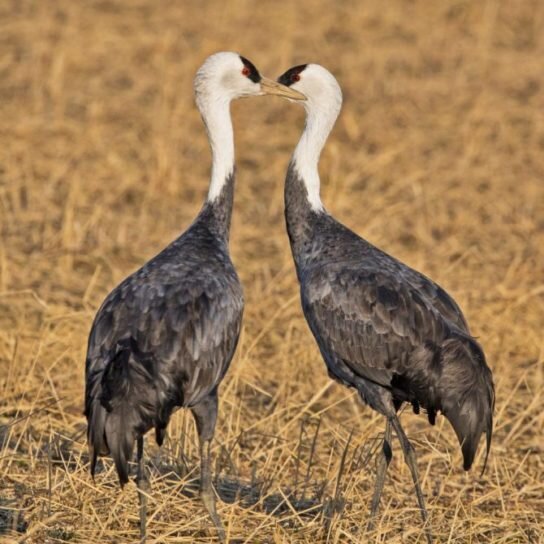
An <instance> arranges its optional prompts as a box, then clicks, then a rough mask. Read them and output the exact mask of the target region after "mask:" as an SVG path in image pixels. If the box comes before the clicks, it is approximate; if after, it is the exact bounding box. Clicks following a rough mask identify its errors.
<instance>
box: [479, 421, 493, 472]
mask: <svg viewBox="0 0 544 544" xmlns="http://www.w3.org/2000/svg"><path fill="white" fill-rule="evenodd" d="M492 438H493V415H491V417H490V421H489V424H488V426H487V429H486V430H485V458H484V466H483V467H482V472H481V473H480V478H482V477H483V475H484V472H485V469H486V467H487V460H488V458H489V452H490V451H491V439H492Z"/></svg>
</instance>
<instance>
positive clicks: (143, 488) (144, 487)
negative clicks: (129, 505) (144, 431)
mask: <svg viewBox="0 0 544 544" xmlns="http://www.w3.org/2000/svg"><path fill="white" fill-rule="evenodd" d="M137 445H138V452H137V456H138V473H137V474H136V485H137V486H138V500H139V502H140V543H141V544H145V540H146V534H145V524H146V518H147V496H146V493H147V492H149V480H148V479H147V476H146V474H145V463H144V438H143V436H140V437H139V438H138V440H137Z"/></svg>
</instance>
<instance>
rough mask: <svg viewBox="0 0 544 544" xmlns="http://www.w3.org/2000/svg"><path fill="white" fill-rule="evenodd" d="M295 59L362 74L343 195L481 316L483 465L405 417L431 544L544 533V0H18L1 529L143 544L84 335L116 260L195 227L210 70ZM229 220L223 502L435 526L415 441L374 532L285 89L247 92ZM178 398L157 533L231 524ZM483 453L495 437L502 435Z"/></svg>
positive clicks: (348, 209)
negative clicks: (317, 299) (315, 283)
mask: <svg viewBox="0 0 544 544" xmlns="http://www.w3.org/2000/svg"><path fill="white" fill-rule="evenodd" d="M225 49H227V50H229V49H232V50H238V51H240V52H242V53H243V54H244V55H246V56H247V57H249V58H250V59H251V60H253V61H254V62H255V63H256V64H257V66H259V68H261V70H262V72H263V73H264V74H266V75H268V76H270V77H275V76H277V75H279V74H280V73H281V72H283V71H284V70H285V69H286V68H288V67H289V66H291V65H293V64H298V63H301V62H308V61H318V62H320V63H322V64H324V65H325V66H327V67H328V68H329V69H331V70H332V71H333V72H334V73H335V74H336V76H337V77H338V79H339V81H340V83H341V85H342V87H343V90H344V98H345V103H344V110H343V113H342V115H341V117H340V119H339V121H338V123H337V126H336V128H335V130H334V132H333V133H332V135H331V138H330V141H329V143H328V145H327V147H326V149H325V151H324V154H323V158H322V164H321V173H322V182H323V187H322V196H323V200H324V202H325V204H326V206H327V208H328V210H330V211H331V212H332V213H334V214H335V215H336V216H337V217H338V218H339V219H340V220H342V221H343V222H345V223H346V224H347V225H349V226H350V227H352V228H353V229H354V230H356V231H357V232H359V233H360V234H361V235H363V236H365V237H366V238H367V239H369V240H370V241H371V242H373V243H375V244H377V245H378V246H380V247H382V248H383V249H385V250H386V251H388V252H390V253H392V254H394V255H395V256H397V257H399V258H401V259H402V260H404V261H405V262H407V263H408V264H410V265H412V266H414V267H415V268H417V269H419V270H421V271H423V272H424V273H426V274H427V275H429V276H431V277H433V278H434V279H436V280H437V281H438V282H439V283H440V284H441V285H442V286H444V287H445V288H446V289H447V290H448V291H449V292H450V293H452V294H453V295H454V296H455V298H456V299H457V300H458V301H459V303H460V305H461V306H462V308H464V310H465V313H466V316H467V318H468V320H469V322H470V324H471V328H472V331H473V333H474V334H475V335H476V336H477V337H478V338H479V339H480V341H481V343H482V345H483V346H484V348H485V351H486V353H487V357H488V361H489V364H490V366H491V368H492V369H493V372H494V376H495V382H496V389H497V404H496V430H495V440H494V443H493V448H492V452H491V455H490V459H489V465H488V469H487V471H486V473H485V475H484V476H483V477H480V475H479V468H480V467H481V463H482V460H483V455H482V454H483V452H482V451H480V452H479V454H478V458H477V462H476V469H475V470H473V471H472V472H470V473H468V474H465V473H463V471H462V468H461V456H460V451H459V447H458V444H457V442H456V439H455V436H454V434H453V431H452V429H451V428H450V426H449V424H448V423H447V422H446V421H445V420H444V419H443V418H439V420H438V422H437V425H436V427H434V428H432V427H430V426H429V425H428V424H427V422H426V419H425V418H424V417H422V416H420V417H416V416H414V415H412V414H411V413H409V411H408V410H407V411H406V412H405V413H404V414H403V417H402V420H403V423H404V425H405V428H406V430H407V432H408V435H409V436H410V437H411V439H412V441H413V443H414V445H415V447H416V450H417V452H418V462H419V469H420V472H421V476H422V480H423V490H424V493H425V495H426V497H427V504H428V508H429V511H430V518H431V525H432V528H433V531H434V534H435V537H436V539H437V541H438V542H452V543H465V542H473V543H480V542H493V543H506V542H508V543H518V542H531V543H536V542H543V541H544V537H543V535H542V532H543V529H542V527H543V526H544V441H543V436H542V435H543V428H544V400H543V377H544V369H543V360H544V341H543V335H542V330H543V321H544V190H543V185H542V184H543V183H544V73H543V71H542V58H544V6H543V5H542V4H541V3H539V2H537V1H527V2H523V3H522V2H498V1H493V0H488V1H486V2H478V3H476V2H466V1H462V0H447V1H445V2H436V3H430V2H422V1H415V2H408V1H407V2H400V1H394V2H388V3H386V4H383V3H381V2H367V3H364V4H363V3H359V2H355V1H352V2H348V1H346V2H342V3H333V2H325V1H312V2H310V1H308V2H296V3H277V2H260V3H258V4H257V3H253V2H249V1H243V0H234V1H232V2H216V3H215V2H152V1H151V0H149V1H147V2H144V1H143V0H134V1H130V2H129V1H126V2H116V1H113V0H111V1H110V0H99V1H94V0H93V1H89V2H70V1H69V0H59V1H55V2H53V1H52V0H45V1H42V2H37V1H29V0H21V1H15V0H13V1H8V0H5V1H4V2H2V3H1V4H0V540H1V541H2V542H28V543H53V542H55V543H56V542H88V543H104V542H112V543H113V542H130V541H136V540H137V535H138V524H137V497H136V492H135V486H134V484H132V483H131V484H130V485H128V486H127V487H126V489H125V490H124V491H122V492H120V491H119V489H118V486H117V480H116V476H115V473H114V470H113V467H112V463H111V461H110V460H109V459H105V460H104V461H103V462H101V463H100V467H99V473H98V475H97V478H96V481H94V482H93V481H92V480H91V478H90V476H89V474H88V457H87V451H86V444H85V421H84V418H83V416H82V395H83V367H84V356H85V349H86V341H87V334H88V331H89V327H90V324H91V321H92V318H93V316H94V313H95V312H96V310H97V308H98V306H99V304H100V302H101V301H102V299H103V297H104V296H105V295H106V294H107V292H108V291H109V290H110V289H112V288H113V287H114V286H115V285H116V284H117V283H118V282H119V281H120V280H121V279H122V278H123V277H125V276H126V275H127V274H128V273H130V272H131V271H133V270H135V269H136V268H137V267H138V266H139V265H141V264H142V263H143V262H145V261H146V260H147V259H149V258H150V257H151V256H153V255H154V254H155V253H156V252H157V251H158V250H159V249H161V248H162V247H164V246H165V245H166V244H167V243H168V242H169V241H171V240H172V239H173V238H174V237H176V236H177V234H178V233H179V232H181V231H182V230H184V229H185V228H186V227H187V225H189V223H190V222H191V220H192V218H193V217H194V216H195V214H196V213H197V211H198V209H199V207H200V205H201V203H202V200H203V198H204V195H205V192H206V188H207V176H208V170H209V151H208V148H207V141H206V137H205V132H204V129H203V127H202V124H201V121H200V118H199V115H198V113H197V111H196V108H195V106H194V103H193V96H192V78H193V75H194V72H195V70H196V69H197V67H198V66H199V64H200V63H201V62H202V60H203V59H204V58H205V57H206V56H207V55H208V54H210V53H212V52H214V51H217V50H225ZM233 117H234V124H235V133H236V134H235V135H236V146H237V158H238V177H237V192H236V201H235V215H234V220H233V226H232V231H231V250H232V255H233V260H234V262H235V264H236V266H237V268H238V270H239V274H240V277H241V279H242V281H243V284H244V286H245V295H246V311H245V321H244V328H243V331H242V335H241V340H240V344H239V348H238V350H237V354H236V356H235V359H234V361H233V364H232V366H231V369H230V371H229V373H228V376H227V378H226V379H225V382H224V384H223V386H222V388H221V411H220V417H219V422H218V427H217V433H216V441H215V443H214V448H213V454H214V459H215V461H214V468H215V472H216V477H217V480H216V487H217V489H218V492H219V494H220V496H221V498H222V499H223V500H222V501H221V503H220V514H221V516H222V518H223V520H224V523H225V525H226V528H227V531H228V534H229V537H230V538H231V539H233V540H235V541H239V542H247V543H252V542H271V543H272V542H273V543H291V542H297V543H314V542H327V541H328V542H342V543H343V542H403V543H416V542H423V541H424V535H423V533H422V530H421V521H420V518H419V513H418V511H417V508H416V501H415V497H414V495H413V492H412V485H411V479H410V474H409V471H408V469H407V468H406V466H405V465H404V463H403V460H402V455H401V454H400V451H399V447H398V444H397V443H396V442H395V443H394V445H393V448H394V458H393V462H392V464H391V466H390V468H389V472H388V476H387V481H386V486H385V490H384V495H383V499H382V508H381V516H380V521H379V523H378V525H377V527H376V530H375V531H373V532H370V533H368V532H366V529H365V527H366V523H367V520H368V507H369V502H370V497H371V494H372V486H373V482H374V473H375V455H374V454H375V452H376V448H377V447H378V443H379V438H380V436H381V435H382V433H383V425H384V422H383V421H382V419H381V418H380V417H378V416H377V415H375V414H374V413H372V412H371V411H370V410H369V409H368V408H365V407H363V406H362V405H361V403H360V402H359V401H358V400H357V398H356V396H355V394H354V393H353V392H351V391H348V390H347V389H345V388H343V387H341V386H339V385H337V384H334V383H332V382H331V381H330V380H329V378H328V376H327V373H326V371H325V367H324V364H323V362H322V360H321V357H320V355H319V353H318V350H317V348H316V346H315V345H314V342H313V339H312V338H311V336H310V333H309V331H308V328H307V326H306V324H305V322H304V319H303V317H302V313H301V309H300V304H299V300H298V292H297V284H296V278H295V274H294V270H293V265H292V260H291V255H290V250H289V247H288V241H287V236H286V234H285V227H284V221H283V186H282V185H283V177H284V172H285V169H286V165H287V162H288V160H289V156H290V153H291V151H292V148H293V146H294V144H295V142H296V139H297V135H298V134H299V131H300V130H301V128H302V125H303V112H302V109H301V108H299V107H297V106H296V105H293V104H288V103H286V102H283V101H281V100H279V99H265V98H256V99H251V100H244V101H239V102H238V103H236V104H234V105H233ZM195 442H196V436H195V431H194V428H193V422H192V420H191V418H190V415H189V414H185V413H183V412H180V413H178V414H177V415H176V416H175V417H174V418H173V420H172V423H171V425H170V428H169V437H168V439H167V441H166V444H165V446H164V447H163V449H162V450H161V452H160V453H159V451H158V450H157V448H156V446H155V445H154V444H153V442H152V440H148V443H147V445H146V454H147V459H148V466H149V470H150V472H151V475H152V492H151V495H150V499H149V505H150V506H149V509H150V512H149V519H148V534H149V542H157V543H159V542H166V543H182V542H187V543H188V542H211V541H213V539H214V533H213V531H212V530H211V528H210V524H209V522H208V519H207V516H206V515H205V511H204V509H203V507H202V505H201V503H200V501H199V500H198V498H197V497H195V496H194V479H195V478H197V477H198V456H197V448H196V443H195ZM482 449H483V448H482Z"/></svg>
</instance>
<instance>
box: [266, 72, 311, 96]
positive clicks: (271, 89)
mask: <svg viewBox="0 0 544 544" xmlns="http://www.w3.org/2000/svg"><path fill="white" fill-rule="evenodd" d="M259 83H260V84H261V89H262V91H263V94H275V95H276V96H282V97H283V98H290V99H291V100H306V97H305V96H304V95H303V94H302V93H299V92H298V91H295V89H291V88H290V87H286V86H285V85H282V84H281V83H278V82H277V81H273V80H272V79H268V78H266V77H263V78H262V79H261V81H260V82H259Z"/></svg>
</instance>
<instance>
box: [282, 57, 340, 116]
mask: <svg viewBox="0 0 544 544" xmlns="http://www.w3.org/2000/svg"><path fill="white" fill-rule="evenodd" d="M278 83H281V84H282V85H285V86H286V87H289V88H290V89H293V90H295V91H299V92H301V93H302V94H303V95H304V96H305V97H306V100H305V101H304V102H303V103H302V104H303V106H304V108H305V109H306V111H308V112H310V111H313V110H315V109H320V110H330V111H331V113H332V112H334V113H335V119H336V117H337V116H338V114H339V113H340V108H341V107H342V89H341V88H340V85H338V81H336V78H335V77H334V76H333V75H332V74H331V73H330V72H329V71H328V70H327V69H326V68H323V66H320V65H319V64H300V65H299V66H294V67H293V68H289V70H287V72H285V73H284V74H283V75H281V76H280V77H279V78H278Z"/></svg>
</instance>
